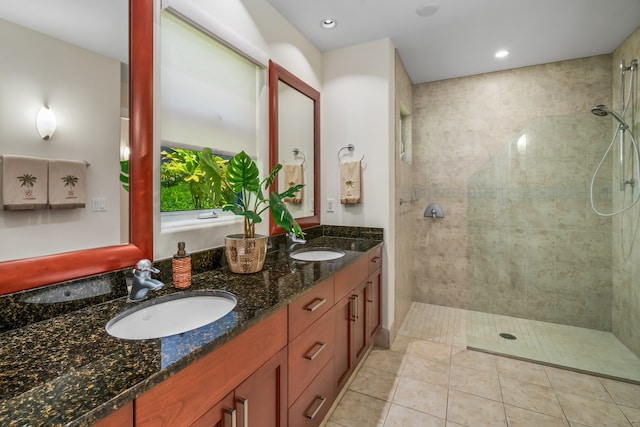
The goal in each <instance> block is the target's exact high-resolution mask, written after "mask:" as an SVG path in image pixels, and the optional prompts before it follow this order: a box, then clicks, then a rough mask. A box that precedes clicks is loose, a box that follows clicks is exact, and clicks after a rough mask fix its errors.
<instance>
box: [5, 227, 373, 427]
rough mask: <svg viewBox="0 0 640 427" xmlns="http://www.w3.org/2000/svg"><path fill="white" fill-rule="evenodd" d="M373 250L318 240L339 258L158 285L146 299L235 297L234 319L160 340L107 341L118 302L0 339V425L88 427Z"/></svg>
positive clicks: (272, 258)
mask: <svg viewBox="0 0 640 427" xmlns="http://www.w3.org/2000/svg"><path fill="white" fill-rule="evenodd" d="M380 243H381V241H380V240H369V239H358V238H339V237H327V236H322V237H318V238H315V239H313V240H311V241H309V242H308V243H307V245H306V246H327V247H332V248H339V249H343V250H344V251H345V253H346V255H345V256H344V257H343V258H340V259H338V260H335V261H326V262H321V263H314V262H300V261H293V260H291V259H290V258H289V257H288V256H287V255H286V254H285V253H284V251H282V250H280V251H274V252H270V253H269V254H268V256H267V260H266V263H265V266H264V269H263V270H262V271H261V272H258V273H255V274H249V275H238V274H232V273H230V272H229V270H228V268H226V267H224V268H218V269H215V270H210V271H205V272H202V273H199V274H197V275H195V276H194V277H193V279H192V286H191V287H190V288H189V289H187V290H186V291H180V290H177V289H174V288H173V287H172V286H165V287H164V288H163V289H162V290H160V291H158V292H156V293H154V294H152V295H150V296H151V298H154V297H157V296H160V295H166V294H170V293H174V292H189V291H191V290H198V289H223V290H226V291H229V292H232V293H233V294H235V295H236V297H237V299H238V304H237V306H236V308H235V309H234V311H233V312H231V313H229V315H227V316H225V317H224V318H222V319H220V320H219V321H217V322H214V323H213V324H210V325H207V326H204V327H202V328H199V329H197V330H195V331H190V332H187V333H184V334H179V335H174V336H171V337H167V338H161V339H151V340H142V341H128V340H121V339H117V338H113V337H111V336H110V335H108V334H107V333H106V331H105V324H106V323H107V321H108V320H109V319H111V318H112V317H113V316H114V315H116V314H117V313H119V312H122V311H124V310H126V309H128V308H130V307H132V304H131V303H127V302H126V298H124V297H120V298H117V299H113V300H108V301H101V302H100V303H98V304H96V305H92V306H89V307H84V308H80V309H77V310H75V311H72V312H69V313H66V314H62V315H59V316H55V317H51V318H49V319H45V320H41V321H37V322H35V323H31V324H27V325H26V326H22V327H18V328H16V329H11V330H7V331H5V332H3V333H2V334H0V390H1V391H2V393H1V396H0V425H2V426H65V425H66V426H90V425H92V424H93V423H94V422H96V421H98V420H99V419H101V418H103V417H104V416H106V415H108V414H109V413H111V412H113V411H114V410H116V409H118V408H120V407H122V406H124V405H126V404H127V403H128V402H130V401H132V400H133V399H134V398H135V397H136V396H139V395H140V394H142V393H144V392H145V391H147V390H149V389H151V388H152V387H153V386H154V385H156V384H158V383H160V382H161V381H163V380H165V379H166V378H168V377H169V376H171V375H173V374H175V373H176V372H177V371H179V370H181V369H183V368H184V367H186V366H188V365H189V364H191V363H193V362H194V361H195V360H198V359H199V358H200V357H202V356H203V355H204V354H207V353H209V352H210V351H212V350H213V349H215V348H217V347H219V346H221V345H223V344H224V343H225V342H227V341H229V340H230V339H232V338H233V337H235V336H236V335H238V334H240V333H241V332H243V331H245V330H246V329H248V328H250V327H251V326H253V325H255V324H256V323H258V322H259V321H260V320H262V319H264V318H266V317H267V316H269V315H270V314H273V313H275V312H276V311H278V310H279V309H281V308H283V307H285V306H286V305H287V304H288V303H289V302H291V301H292V300H294V299H296V298H297V297H299V296H300V295H302V294H303V293H305V292H306V291H308V290H309V289H311V288H313V286H315V285H316V284H318V283H320V282H321V281H323V280H324V279H326V278H327V277H329V276H331V275H333V274H334V273H336V272H337V271H338V270H340V269H341V268H342V267H344V266H346V265H347V264H350V263H352V262H353V261H355V260H356V259H358V258H359V257H361V256H362V255H363V254H364V253H365V252H366V251H368V250H369V249H371V248H373V247H375V246H376V245H378V244H380Z"/></svg>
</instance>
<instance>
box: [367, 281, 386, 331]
mask: <svg viewBox="0 0 640 427" xmlns="http://www.w3.org/2000/svg"><path fill="white" fill-rule="evenodd" d="M365 290H366V295H367V297H366V300H367V309H366V312H367V322H366V323H367V334H368V335H367V341H368V342H369V343H373V340H374V338H375V336H376V334H377V333H378V331H379V330H380V328H381V327H382V315H381V314H382V272H381V271H380V270H377V271H376V272H374V273H373V274H371V275H370V276H369V277H368V278H367V282H366V289H365Z"/></svg>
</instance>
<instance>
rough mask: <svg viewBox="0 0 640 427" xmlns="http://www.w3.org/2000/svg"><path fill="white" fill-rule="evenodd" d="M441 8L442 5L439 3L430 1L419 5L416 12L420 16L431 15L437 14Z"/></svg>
mask: <svg viewBox="0 0 640 427" xmlns="http://www.w3.org/2000/svg"><path fill="white" fill-rule="evenodd" d="M439 8H440V5H439V4H438V3H436V2H429V3H425V4H423V5H422V6H419V7H418V8H417V9H416V13H417V14H418V15H420V16H431V15H433V14H435V13H436V12H437V11H438V9H439Z"/></svg>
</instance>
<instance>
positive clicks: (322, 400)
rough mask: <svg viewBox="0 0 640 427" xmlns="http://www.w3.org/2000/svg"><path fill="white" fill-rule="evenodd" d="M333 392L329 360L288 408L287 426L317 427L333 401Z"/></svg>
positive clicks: (331, 367) (331, 370)
mask: <svg viewBox="0 0 640 427" xmlns="http://www.w3.org/2000/svg"><path fill="white" fill-rule="evenodd" d="M333 390H334V386H333V359H331V360H329V362H327V364H326V365H325V366H324V367H323V368H322V370H321V371H320V373H319V374H318V375H317V376H316V377H315V378H314V379H313V381H312V382H311V384H310V385H309V387H308V388H307V389H306V390H305V391H304V392H303V393H302V394H301V395H300V397H299V398H298V400H296V401H295V403H294V404H293V405H291V407H290V408H289V425H290V426H291V427H316V426H319V425H320V423H322V420H323V419H324V417H326V416H327V413H328V412H329V409H330V408H331V405H332V404H333V400H334V399H335V396H334V393H333Z"/></svg>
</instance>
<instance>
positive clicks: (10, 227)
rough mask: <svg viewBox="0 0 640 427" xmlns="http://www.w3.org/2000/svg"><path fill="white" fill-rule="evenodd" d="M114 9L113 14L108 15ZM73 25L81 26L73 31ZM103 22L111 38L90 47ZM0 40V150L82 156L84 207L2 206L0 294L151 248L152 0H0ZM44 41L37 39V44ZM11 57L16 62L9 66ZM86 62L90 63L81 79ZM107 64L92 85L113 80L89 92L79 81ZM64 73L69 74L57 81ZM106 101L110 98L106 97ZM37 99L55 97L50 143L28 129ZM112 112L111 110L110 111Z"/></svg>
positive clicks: (109, 265)
mask: <svg viewBox="0 0 640 427" xmlns="http://www.w3.org/2000/svg"><path fill="white" fill-rule="evenodd" d="M23 8H24V9H23ZM114 10H115V14H114V13H112V12H114ZM22 12H26V13H22ZM112 16H118V17H119V18H118V20H119V21H120V23H117V22H114V21H113V20H111V19H110V18H108V17H112ZM76 23H78V24H81V25H80V26H81V27H82V28H83V30H82V31H83V33H77V32H75V33H74V30H76V29H77V28H78V26H77V25H75V24H76ZM127 24H128V25H127ZM127 27H128V28H127ZM99 31H102V33H103V35H106V41H107V43H106V45H107V47H111V48H114V47H115V49H112V51H111V52H109V51H99V50H94V49H93V48H92V44H93V42H94V41H95V42H97V43H96V44H98V45H99V44H100V43H99V42H98V40H94V36H95V33H96V32H99ZM18 34H19V37H18V36H17V35H18ZM0 39H2V40H3V41H2V42H0V50H2V52H1V53H0V55H2V57H3V64H2V67H4V68H3V69H2V73H0V75H1V76H3V77H0V92H1V93H2V96H0V110H1V111H0V116H1V117H0V136H2V139H3V141H2V142H0V155H3V154H4V155H23V156H30V157H39V158H44V159H48V160H51V159H67V160H85V161H87V162H88V163H89V167H88V168H87V180H86V181H87V194H86V207H85V208H82V209H68V210H65V211H61V212H55V211H54V210H51V211H49V210H42V211H40V212H37V211H15V212H11V211H6V210H2V211H0V236H4V237H2V239H1V240H2V246H3V251H4V254H3V255H2V256H0V294H7V293H11V292H16V291H20V290H25V289H30V288H35V287H38V286H44V285H48V284H52V283H57V282H61V281H65V280H71V279H76V278H80V277H85V276H90V275H94V274H99V273H103V272H107V271H112V270H116V269H120V268H125V267H128V266H132V265H134V264H135V263H136V261H137V260H139V259H140V258H153V224H152V223H153V221H152V164H153V163H152V162H153V156H154V153H153V0H96V1H92V2H85V1H82V0H59V1H56V2H51V1H49V0H21V1H20V2H6V4H5V5H2V6H0ZM77 40H80V42H77V43H76V41H77ZM40 41H42V42H43V43H44V47H43V46H42V45H39V44H38V45H37V44H36V42H40ZM127 48H128V49H127ZM107 50H108V49H107ZM127 50H128V52H127ZM24 58H28V60H27V61H25V60H24ZM77 58H81V59H77ZM91 58H94V59H93V60H91ZM42 61H44V62H42ZM76 61H81V62H76ZM94 61H95V62H94ZM127 63H128V64H127ZM9 64H14V65H15V66H16V67H18V65H19V67H20V68H17V69H10V68H7V67H9V66H10V65H9ZM91 67H94V68H95V70H96V71H93V72H91V74H90V75H88V76H82V77H78V76H81V71H82V70H83V69H85V68H91ZM94 68H92V69H94ZM105 70H109V71H108V74H109V83H108V84H105V83H104V82H102V81H99V83H98V84H95V83H94V86H106V87H108V90H103V92H104V96H102V95H101V96H100V97H98V96H97V95H95V94H94V93H93V92H91V93H90V94H89V95H88V90H87V89H86V87H87V86H81V85H80V81H79V79H82V80H83V84H87V85H88V84H90V83H91V80H95V81H98V72H103V71H104V72H105V73H107V72H106V71H105ZM65 74H66V75H68V78H67V80H63V79H62V76H64V75H65ZM52 82H55V84H54V83H52ZM9 93H11V94H12V95H11V98H9V96H8V95H7V94H9ZM103 99H108V100H109V101H108V104H109V105H108V107H107V106H105V105H103V101H102V100H103ZM37 103H40V104H49V105H48V106H50V107H51V109H52V110H54V113H56V109H55V107H56V106H57V107H58V114H57V122H58V123H57V125H58V126H57V129H56V133H55V134H54V135H53V136H52V137H51V138H50V139H49V140H47V141H43V140H41V139H39V136H38V135H37V133H36V130H35V111H37V110H36V109H35V107H36V104H37ZM114 104H115V105H114ZM32 110H33V111H32ZM107 110H108V111H109V112H114V114H105V111H107ZM32 113H33V114H32ZM10 114H19V115H16V116H15V117H14V116H10ZM123 116H128V118H127V117H124V118H123ZM81 131H82V132H84V133H81ZM105 134H109V135H110V136H109V138H108V140H105ZM78 135H84V136H78ZM123 140H124V141H126V143H127V144H128V147H127V148H128V149H129V150H128V151H130V155H129V161H128V166H129V178H128V179H129V187H128V192H125V193H124V195H122V194H121V192H122V191H123V190H121V184H120V180H119V176H120V161H121V160H122V158H121V157H120V156H121V155H122V153H121V148H122V144H123V142H122V141H123ZM2 144H4V145H2ZM105 147H106V148H105ZM102 150H105V151H104V154H103V153H102ZM97 153H100V154H97ZM120 199H122V200H120ZM105 200H106V203H102V204H101V203H100V202H101V201H105ZM96 201H97V204H96V203H95V202H96ZM90 221H94V222H90ZM104 223H109V224H112V223H115V224H116V226H115V227H109V228H107V227H106V226H104V225H103V224H104ZM87 224H88V225H87ZM75 227H77V229H78V230H77V231H74V230H75ZM83 227H86V228H87V229H86V230H85V228H83ZM105 229H108V230H109V231H108V232H106V233H105V231H104V230H105ZM61 230H63V231H62V232H61ZM7 236H8V237H7ZM68 241H73V245H72V246H69V243H68ZM12 246H14V247H15V248H16V252H15V256H12V255H13V254H11V253H10V250H11V249H10V248H11V247H12ZM45 246H46V247H47V249H46V250H44V251H43V247H45ZM18 248H20V249H19V250H18ZM7 253H8V255H7Z"/></svg>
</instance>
